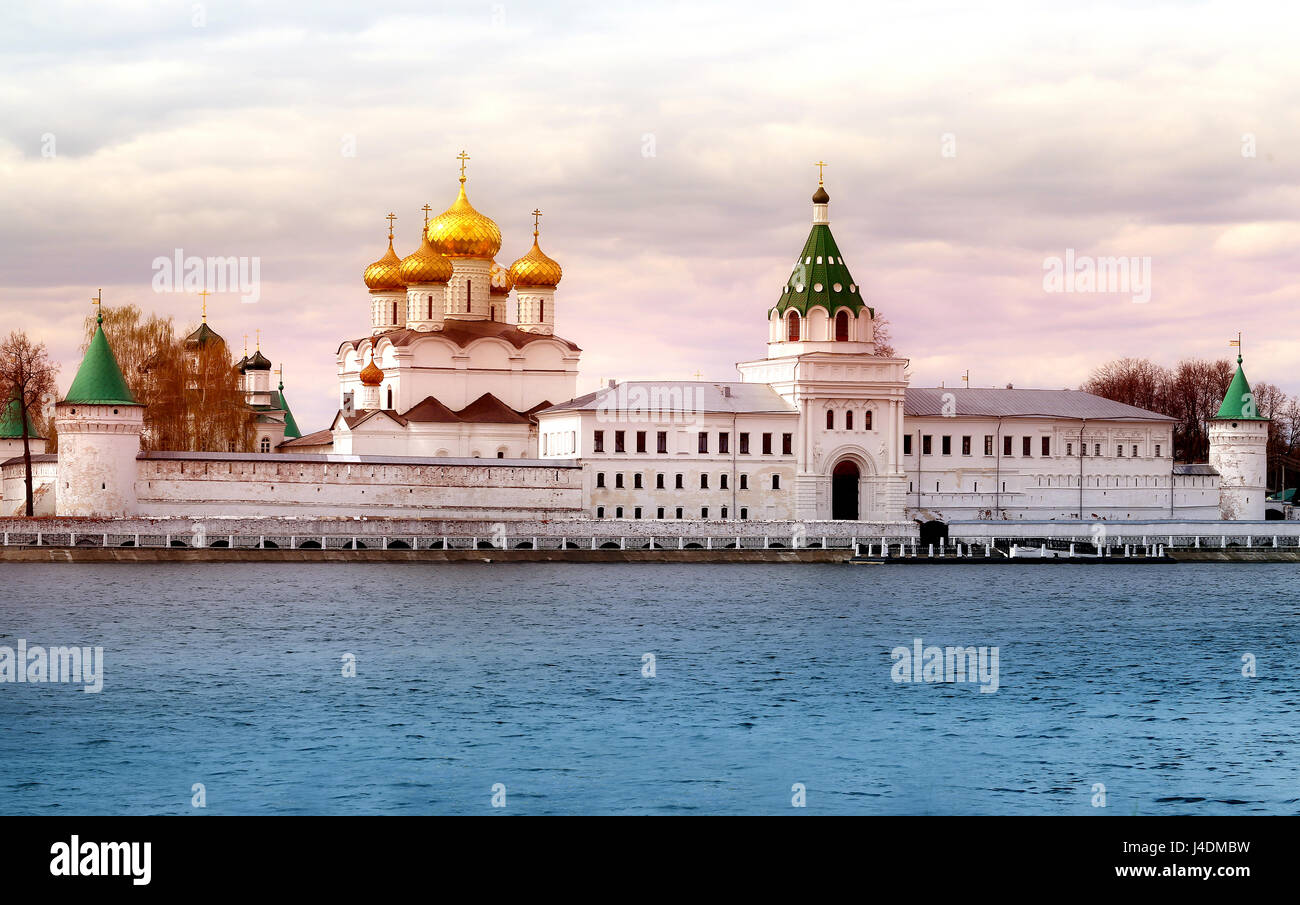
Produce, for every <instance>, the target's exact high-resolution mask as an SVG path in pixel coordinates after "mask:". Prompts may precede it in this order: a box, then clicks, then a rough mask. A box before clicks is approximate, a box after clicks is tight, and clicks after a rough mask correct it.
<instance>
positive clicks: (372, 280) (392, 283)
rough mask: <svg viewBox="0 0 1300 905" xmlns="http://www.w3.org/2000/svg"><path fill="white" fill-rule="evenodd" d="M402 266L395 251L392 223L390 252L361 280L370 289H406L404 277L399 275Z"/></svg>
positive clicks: (370, 268) (368, 269)
mask: <svg viewBox="0 0 1300 905" xmlns="http://www.w3.org/2000/svg"><path fill="white" fill-rule="evenodd" d="M401 264H402V262H401V259H399V258H398V257H397V252H395V251H393V229H392V223H391V222H390V223H389V227H388V251H387V252H386V253H385V254H384V256H383V257H382V258H380V259H379V260H378V261H376V262H375V263H373V264H371V265H370V266H369V267H367V268H366V271H365V273H363V274H362V275H361V278H362V279H363V280H365V281H366V286H367V288H369V289H374V290H392V289H405V288H406V284H405V283H403V282H402V277H401V275H400V274H399V273H398V268H400V267H401Z"/></svg>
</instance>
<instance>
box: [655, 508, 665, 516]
mask: <svg viewBox="0 0 1300 905" xmlns="http://www.w3.org/2000/svg"><path fill="white" fill-rule="evenodd" d="M663 517H664V507H663V506H660V507H659V508H658V509H656V510H655V518H663Z"/></svg>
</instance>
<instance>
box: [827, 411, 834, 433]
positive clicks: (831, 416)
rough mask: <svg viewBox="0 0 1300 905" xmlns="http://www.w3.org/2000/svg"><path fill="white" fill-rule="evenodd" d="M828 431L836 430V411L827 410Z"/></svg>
mask: <svg viewBox="0 0 1300 905" xmlns="http://www.w3.org/2000/svg"><path fill="white" fill-rule="evenodd" d="M826 429H827V430H828V431H833V430H835V410H834V409H827V410H826Z"/></svg>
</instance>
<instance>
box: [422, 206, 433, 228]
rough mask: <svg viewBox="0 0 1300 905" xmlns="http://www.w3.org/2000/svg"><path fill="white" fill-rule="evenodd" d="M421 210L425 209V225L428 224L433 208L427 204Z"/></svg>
mask: <svg viewBox="0 0 1300 905" xmlns="http://www.w3.org/2000/svg"><path fill="white" fill-rule="evenodd" d="M420 210H422V211H424V225H425V226H428V225H429V214H430V213H432V212H433V208H432V207H430V206H429V205H427V204H426V205H425V206H424V207H422V208H420Z"/></svg>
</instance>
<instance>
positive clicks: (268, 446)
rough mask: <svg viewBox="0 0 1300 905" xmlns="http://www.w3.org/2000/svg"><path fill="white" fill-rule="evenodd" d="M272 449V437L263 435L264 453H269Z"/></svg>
mask: <svg viewBox="0 0 1300 905" xmlns="http://www.w3.org/2000/svg"><path fill="white" fill-rule="evenodd" d="M270 451H271V438H270V437H263V438H262V452H264V453H269V452H270Z"/></svg>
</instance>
